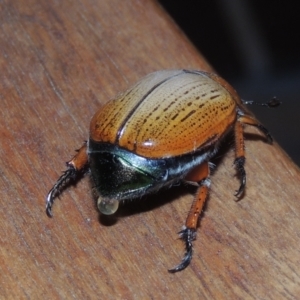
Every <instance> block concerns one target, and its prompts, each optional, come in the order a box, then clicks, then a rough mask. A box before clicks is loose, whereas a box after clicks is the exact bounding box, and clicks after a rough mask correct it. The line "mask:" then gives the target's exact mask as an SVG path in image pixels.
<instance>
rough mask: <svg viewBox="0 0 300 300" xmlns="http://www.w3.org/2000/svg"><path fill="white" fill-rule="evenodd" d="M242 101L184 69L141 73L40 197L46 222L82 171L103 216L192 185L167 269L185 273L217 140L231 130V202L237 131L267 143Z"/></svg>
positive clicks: (206, 76)
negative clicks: (178, 252) (175, 260)
mask: <svg viewBox="0 0 300 300" xmlns="http://www.w3.org/2000/svg"><path fill="white" fill-rule="evenodd" d="M245 103H246V102H243V101H242V100H241V99H240V97H239V96H238V94H237V93H236V91H235V90H234V89H233V88H232V87H231V86H230V85H229V84H228V83H227V82H226V81H225V80H224V79H222V78H221V77H219V76H218V75H216V74H212V73H207V72H202V71H189V70H165V71H158V72H155V73H151V74H149V75H148V76H146V77H145V78H143V79H142V80H141V81H139V82H138V83H136V84H135V85H134V86H133V87H131V88H130V89H129V90H127V91H126V92H124V93H123V94H121V95H119V96H118V97H117V98H115V99H113V100H112V101H110V102H108V103H107V104H106V105H104V107H102V108H101V109H100V110H98V111H97V112H96V114H95V115H94V116H93V118H92V120H91V123H90V135H89V139H88V141H87V143H85V144H84V145H83V146H82V147H81V148H80V149H79V151H78V153H77V154H76V155H75V156H74V157H73V158H72V159H71V160H70V161H69V162H67V170H66V171H65V172H64V173H63V174H62V176H61V177H60V178H59V179H58V180H57V182H56V183H55V185H54V186H53V188H52V189H51V190H50V192H49V194H48V196H47V200H46V212H47V214H48V216H52V213H51V208H52V205H53V202H54V199H55V197H56V196H58V195H59V194H60V192H61V191H62V190H63V189H64V187H65V186H66V184H67V183H69V181H70V180H75V179H76V178H78V175H79V174H80V173H81V172H83V171H84V170H90V173H91V177H92V179H93V182H94V184H95V188H96V191H97V193H98V196H99V198H98V203H97V205H98V208H99V210H100V211H101V212H102V213H103V214H107V215H110V214H113V213H115V212H116V210H117V209H118V204H119V202H120V201H123V200H126V199H132V198H138V197H141V196H143V195H146V194H149V193H153V192H155V191H158V190H159V189H161V188H163V187H167V186H172V185H173V184H175V183H178V182H181V181H185V182H187V183H191V184H194V185H196V186H197V187H198V188H197V192H196V195H195V197H194V200H193V203H192V206H191V209H190V211H189V213H188V216H187V219H186V223H185V226H184V227H183V229H182V231H181V232H180V237H181V239H182V240H183V241H184V243H185V248H186V252H185V255H184V257H183V259H182V261H181V263H180V264H179V265H177V266H176V267H175V268H173V269H171V270H169V271H170V272H177V271H180V270H183V269H185V268H186V267H187V266H188V265H189V263H190V261H191V258H192V251H193V249H192V241H193V240H194V239H195V238H196V228H197V223H198V218H199V216H200V213H201V211H202V208H203V205H204V203H205V200H206V198H207V194H208V190H209V186H210V179H209V161H210V159H211V158H212V157H213V156H214V155H215V154H216V152H217V150H218V148H219V144H220V141H221V140H222V139H223V138H224V137H225V136H226V134H227V133H228V132H229V131H233V132H234V140H235V161H234V164H235V166H236V168H237V171H238V173H239V175H240V179H241V182H240V187H239V189H238V190H237V192H236V196H237V197H240V196H241V195H242V194H243V191H244V188H245V184H246V173H245V169H244V163H245V153H244V136H243V127H244V125H251V126H255V127H257V128H258V129H259V130H260V131H261V132H262V133H263V134H264V135H265V136H266V137H267V139H268V141H269V142H272V137H271V135H270V134H269V132H268V130H267V129H266V128H265V127H264V126H263V125H262V124H260V123H259V122H258V121H257V120H256V119H255V117H254V116H253V115H251V113H250V112H249V111H247V110H246V108H245V107H244V105H243V104H245ZM268 105H269V106H277V105H278V102H277V101H276V100H273V101H272V102H270V103H269V104H268Z"/></svg>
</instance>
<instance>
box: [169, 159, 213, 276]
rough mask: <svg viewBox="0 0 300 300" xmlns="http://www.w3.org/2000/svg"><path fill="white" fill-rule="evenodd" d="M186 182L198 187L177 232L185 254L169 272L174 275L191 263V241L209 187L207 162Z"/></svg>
mask: <svg viewBox="0 0 300 300" xmlns="http://www.w3.org/2000/svg"><path fill="white" fill-rule="evenodd" d="M186 181H187V182H192V183H196V184H197V185H199V188H198V190H197V193H196V195H195V197H194V200H193V203H192V206H191V209H190V211H189V214H188V216H187V219H186V222H185V226H184V228H183V229H182V230H181V231H180V232H179V236H180V239H182V240H183V241H184V243H185V254H184V257H183V259H182V261H181V263H180V264H179V265H177V266H176V267H174V268H172V269H170V270H169V272H170V273H175V272H178V271H181V270H183V269H185V268H186V267H187V266H188V265H189V264H190V262H191V259H192V255H193V243H192V242H193V241H194V240H195V239H196V229H197V225H198V220H199V217H200V214H201V212H202V209H203V206H204V203H205V200H206V199H207V195H208V190H209V186H210V180H209V165H208V162H206V163H204V164H202V165H200V166H197V167H196V168H195V169H193V170H192V171H191V172H190V173H189V174H188V176H187V177H186Z"/></svg>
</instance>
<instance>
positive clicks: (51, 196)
mask: <svg viewBox="0 0 300 300" xmlns="http://www.w3.org/2000/svg"><path fill="white" fill-rule="evenodd" d="M87 162H88V156H87V146H86V143H85V144H84V145H83V146H82V147H81V148H80V149H79V150H78V153H77V154H76V155H75V156H74V157H73V158H72V159H71V160H70V161H69V162H67V163H66V164H67V170H66V171H64V173H63V174H62V175H61V176H60V177H59V178H58V180H57V181H56V183H55V184H54V186H53V187H52V188H51V190H50V191H49V193H48V195H47V198H46V213H47V215H48V217H52V211H51V210H52V206H53V203H54V200H55V198H56V197H57V196H59V194H60V193H61V192H62V190H63V189H64V188H66V187H67V185H68V183H69V182H70V181H72V180H75V179H76V177H77V176H78V174H79V173H80V172H82V171H83V170H84V169H85V167H86V166H87Z"/></svg>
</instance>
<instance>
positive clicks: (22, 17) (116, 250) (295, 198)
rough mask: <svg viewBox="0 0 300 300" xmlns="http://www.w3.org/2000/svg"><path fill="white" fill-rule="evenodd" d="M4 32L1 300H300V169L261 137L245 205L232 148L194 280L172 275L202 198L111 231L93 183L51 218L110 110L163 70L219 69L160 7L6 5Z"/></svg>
mask: <svg viewBox="0 0 300 300" xmlns="http://www.w3.org/2000/svg"><path fill="white" fill-rule="evenodd" d="M0 24H1V27H0V53H1V54H0V61H1V67H0V78H1V80H0V97H1V100H0V101H1V102H0V103H1V109H0V120H1V121H0V132H1V137H0V139H1V140H0V142H1V148H0V161H1V169H0V172H1V174H0V199H1V207H0V226H1V232H0V243H1V250H0V298H1V299H25V298H26V299H41V298H42V297H43V298H44V299H73V298H74V299H299V297H300V296H299V295H300V251H299V248H300V201H299V195H300V187H299V179H300V173H299V169H298V168H297V167H296V166H295V165H294V164H293V162H291V161H290V160H289V158H288V157H287V156H286V155H285V153H283V151H282V150H281V149H280V147H279V146H278V145H276V143H275V145H274V146H271V145H269V144H267V143H265V141H264V139H263V138H262V137H261V135H259V134H257V131H255V130H247V132H251V134H247V141H246V151H247V161H246V171H247V174H248V177H247V179H248V180H247V189H246V194H245V196H244V198H243V199H242V200H241V201H240V202H238V203H236V202H235V201H234V196H233V194H234V191H235V190H236V189H237V187H238V180H237V178H236V177H235V170H234V168H233V166H232V163H233V158H234V157H233V151H232V148H231V147H229V150H228V151H227V153H226V152H224V153H226V154H225V155H224V153H223V152H221V154H219V157H218V159H217V163H218V166H217V168H216V169H215V172H214V174H213V176H212V190H211V193H210V198H209V201H208V203H207V205H206V209H205V212H204V214H203V218H202V221H201V224H200V227H199V229H198V236H197V240H196V241H195V243H194V246H195V248H194V250H195V251H194V258H193V260H192V263H191V265H190V267H188V268H187V269H186V270H184V271H183V272H181V273H177V274H169V273H168V272H167V269H168V268H170V267H173V266H174V265H175V264H177V263H178V262H179V261H180V260H181V258H182V255H183V251H184V249H183V244H182V243H181V241H179V240H178V239H177V232H178V231H179V230H180V228H181V226H182V225H183V224H184V220H185V217H186V214H187V212H188V209H189V207H190V204H191V200H192V197H193V196H192V195H193V192H194V190H193V189H190V188H184V187H181V188H180V187H174V188H173V189H171V190H167V191H164V192H162V193H159V194H156V195H153V196H151V197H150V196H149V197H147V199H143V200H141V201H135V202H132V203H129V204H128V205H125V206H123V207H122V208H121V209H120V211H119V213H118V215H117V216H116V218H112V219H106V218H103V217H100V216H99V214H98V212H97V210H96V208H95V203H94V199H93V193H92V190H91V184H90V182H89V179H88V177H85V178H84V179H83V180H82V181H80V182H79V183H78V184H77V185H76V186H73V187H71V188H70V189H69V190H67V191H65V193H64V194H63V195H62V196H61V198H60V200H57V201H56V203H55V205H54V209H53V213H54V217H53V218H52V219H49V218H48V217H47V216H46V214H45V211H44V205H45V203H44V201H45V196H46V194H47V192H48V190H49V189H50V187H51V186H52V184H53V183H54V182H55V180H56V179H57V177H58V176H59V175H60V174H61V171H62V170H64V168H65V165H64V162H65V161H67V160H68V159H69V158H70V157H71V156H72V155H73V154H74V149H77V148H79V147H80V146H81V144H82V142H83V141H84V140H86V139H87V137H88V125H89V121H90V119H91V117H92V115H93V113H94V112H95V110H96V109H97V108H98V107H99V106H100V105H101V103H105V102H106V101H108V100H109V99H110V98H112V97H113V96H114V95H115V94H116V93H118V92H120V91H122V90H124V89H126V88H127V87H128V86H129V85H130V84H132V83H134V82H135V81H136V80H138V79H139V78H141V76H143V75H145V74H147V73H149V72H151V71H154V70H159V69H166V68H172V69H173V68H188V69H206V70H207V69H209V66H208V65H207V64H206V63H205V62H204V61H203V59H202V58H201V56H200V55H199V54H198V53H197V52H196V51H195V49H194V48H193V47H192V46H191V45H190V44H189V42H188V41H187V39H186V38H185V37H184V36H183V34H182V33H181V32H180V30H179V29H178V27H177V26H176V25H174V24H173V23H172V20H170V18H169V17H168V16H167V15H166V14H165V13H164V12H163V11H162V9H161V8H160V7H159V6H158V5H157V4H156V3H155V2H153V1H150V0H143V1H138V0H127V1H118V0H102V1H100V0H98V1H96V0H82V1H78V0H74V1H46V0H42V1H41V0H31V1H26V2H25V1H20V0H14V1H8V0H6V1H1V2H0ZM208 42H209V41H208ZM221 51H222V48H221V47H220V55H222V52H221ZM224 59H226V57H224ZM270 96H271V95H270ZM253 133H254V134H253ZM225 144H226V143H225ZM224 146H226V145H224Z"/></svg>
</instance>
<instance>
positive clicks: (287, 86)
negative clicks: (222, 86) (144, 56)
mask: <svg viewBox="0 0 300 300" xmlns="http://www.w3.org/2000/svg"><path fill="white" fill-rule="evenodd" d="M159 2H160V3H161V5H162V6H163V7H164V8H165V9H166V10H167V11H168V13H169V14H170V15H171V16H172V18H173V19H174V20H175V22H176V23H177V24H178V25H179V27H181V29H182V30H183V31H184V32H185V34H186V35H187V36H188V37H189V38H190V40H191V41H192V42H193V43H194V45H195V46H196V47H197V48H198V49H199V50H200V52H201V53H202V54H203V55H204V56H205V57H206V58H207V60H208V61H209V62H210V63H211V64H212V66H213V67H214V68H215V69H216V71H217V72H218V73H219V74H220V75H221V76H222V77H224V78H225V79H226V80H227V81H229V82H230V83H231V84H232V85H233V86H234V87H235V89H236V90H237V91H238V93H239V94H240V96H241V97H242V98H243V99H245V100H255V101H257V102H267V101H269V100H270V99H271V98H273V97H274V96H276V97H277V98H278V99H279V100H280V101H282V105H281V106H280V107H278V108H277V109H268V108H264V107H259V106H256V107H254V106H252V107H251V110H252V111H254V113H255V115H256V116H257V117H258V119H259V120H260V121H261V122H262V123H263V124H264V125H265V126H266V127H267V128H268V129H269V130H270V132H271V133H272V135H273V137H274V138H275V139H276V141H277V142H278V143H279V144H280V145H281V146H282V147H283V148H284V149H285V150H286V152H287V153H288V154H289V155H290V156H291V157H292V159H293V160H294V161H295V162H296V163H297V164H298V165H300V128H299V127H300V126H299V125H300V120H299V118H300V51H299V44H300V17H299V9H297V7H296V4H292V2H293V1H258V0H251V1H250V0H227V1H225V0H209V1H205V0H176V1H174V0H160V1H159ZM294 3H296V1H295V2H294Z"/></svg>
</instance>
